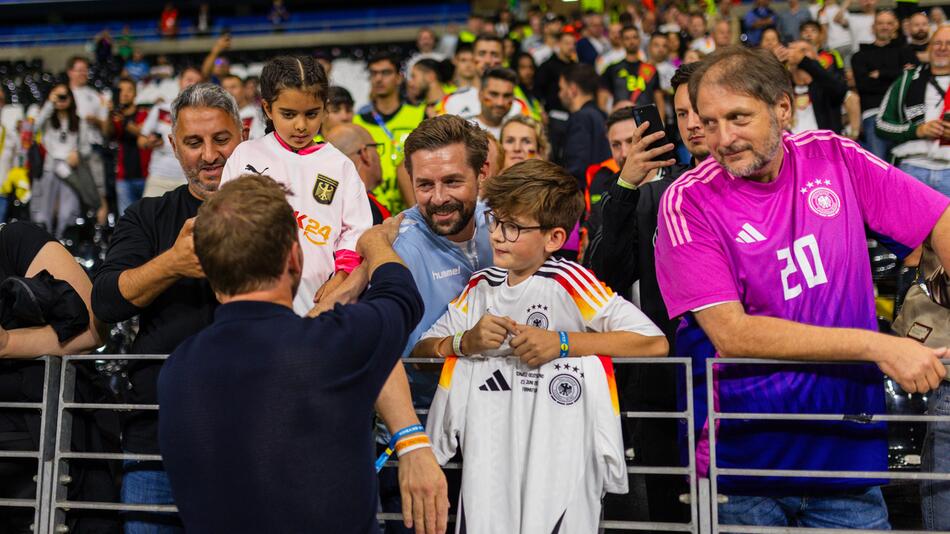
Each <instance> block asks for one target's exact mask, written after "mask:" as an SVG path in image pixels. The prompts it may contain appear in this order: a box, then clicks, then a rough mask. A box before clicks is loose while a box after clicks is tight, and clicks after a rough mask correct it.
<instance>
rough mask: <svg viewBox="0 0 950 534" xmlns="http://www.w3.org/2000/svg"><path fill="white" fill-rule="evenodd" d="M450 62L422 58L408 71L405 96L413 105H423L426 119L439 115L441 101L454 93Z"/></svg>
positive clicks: (452, 71)
mask: <svg viewBox="0 0 950 534" xmlns="http://www.w3.org/2000/svg"><path fill="white" fill-rule="evenodd" d="M454 70H455V69H454V67H453V66H452V62H450V61H447V60H443V61H437V60H435V59H432V58H423V59H421V60H419V61H418V62H416V64H415V65H413V67H412V68H411V69H410V70H409V80H408V81H407V82H406V94H407V95H408V96H409V98H410V99H411V100H412V101H413V103H415V104H417V105H418V104H425V108H426V117H434V116H436V115H437V114H438V113H439V107H440V106H441V105H442V99H444V98H445V96H446V95H447V94H451V92H454V89H455V88H454V86H452V83H451V82H452V75H453V74H454Z"/></svg>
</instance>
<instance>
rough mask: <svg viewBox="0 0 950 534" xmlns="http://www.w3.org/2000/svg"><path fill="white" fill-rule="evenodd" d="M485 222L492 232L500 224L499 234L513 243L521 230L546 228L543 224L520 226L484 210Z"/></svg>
mask: <svg viewBox="0 0 950 534" xmlns="http://www.w3.org/2000/svg"><path fill="white" fill-rule="evenodd" d="M485 224H487V225H488V231H489V232H494V231H495V230H496V229H497V228H498V227H499V226H500V227H501V236H502V237H503V238H505V241H509V242H511V243H514V242H515V241H517V240H518V238H519V237H521V232H525V231H531V230H546V229H547V227H545V226H521V225H520V224H517V223H513V222H511V221H504V220H502V219H499V218H497V217H495V214H494V212H491V211H486V212H485Z"/></svg>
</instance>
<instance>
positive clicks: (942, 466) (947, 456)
mask: <svg viewBox="0 0 950 534" xmlns="http://www.w3.org/2000/svg"><path fill="white" fill-rule="evenodd" d="M927 414H928V415H950V382H946V381H942V382H940V387H939V388H937V391H934V392H932V393H931V394H930V398H929V399H928V400H927ZM920 470H921V472H924V473H928V472H934V473H950V423H948V422H934V423H929V424H928V425H927V437H926V438H924V451H923V455H922V457H921V464H920ZM920 508H921V512H922V513H923V516H924V526H925V527H927V530H950V481H946V480H922V481H921V482H920Z"/></svg>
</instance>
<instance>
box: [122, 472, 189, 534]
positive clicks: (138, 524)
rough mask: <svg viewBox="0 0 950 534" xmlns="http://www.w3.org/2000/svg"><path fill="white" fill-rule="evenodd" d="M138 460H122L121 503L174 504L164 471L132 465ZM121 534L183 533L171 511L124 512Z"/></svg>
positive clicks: (169, 484) (178, 521)
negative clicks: (123, 529) (123, 467)
mask: <svg viewBox="0 0 950 534" xmlns="http://www.w3.org/2000/svg"><path fill="white" fill-rule="evenodd" d="M137 463H138V462H126V463H125V470H126V473H125V475H124V476H123V477H122V503H123V504H175V500H174V498H173V497H172V486H171V482H170V481H169V480H168V475H167V474H166V473H165V472H164V471H155V470H146V469H135V466H136V464H137ZM123 517H124V519H125V534H184V532H185V529H184V528H182V525H181V521H180V520H179V519H178V517H177V516H175V515H174V514H167V513H149V512H125V513H123Z"/></svg>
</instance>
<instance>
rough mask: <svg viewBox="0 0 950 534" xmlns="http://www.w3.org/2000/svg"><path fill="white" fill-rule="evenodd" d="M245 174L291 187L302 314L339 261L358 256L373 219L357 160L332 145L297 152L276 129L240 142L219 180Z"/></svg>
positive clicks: (297, 298) (299, 310) (297, 301)
mask: <svg viewBox="0 0 950 534" xmlns="http://www.w3.org/2000/svg"><path fill="white" fill-rule="evenodd" d="M242 174H263V175H265V176H270V177H271V178H273V179H274V180H276V181H277V182H279V183H281V184H283V185H284V186H285V187H287V188H288V189H289V190H290V191H291V193H292V194H290V195H288V196H287V201H288V202H289V203H290V205H291V206H292V207H293V208H294V216H295V217H296V218H297V227H298V228H299V232H300V235H299V238H300V248H301V250H302V251H303V257H304V261H303V277H302V278H301V280H300V287H299V288H298V289H297V295H296V296H295V297H294V311H295V312H296V313H297V314H298V315H303V314H305V313H307V312H308V311H310V309H311V308H313V296H314V295H315V294H316V292H317V290H318V289H320V286H322V285H323V284H324V282H326V281H327V280H329V278H330V276H332V275H333V273H334V272H336V270H337V269H336V266H337V262H338V261H340V260H341V258H342V259H343V260H344V261H345V260H346V259H352V258H353V257H355V256H356V252H355V251H356V241H357V240H358V239H359V237H360V235H362V234H363V232H364V231H366V229H367V228H369V227H370V226H372V224H373V215H372V213H371V212H370V208H369V202H367V201H366V188H365V187H364V186H363V181H362V180H360V177H359V174H357V172H356V166H354V165H353V162H352V161H350V159H349V158H347V157H346V156H345V155H343V153H342V152H340V151H339V150H337V149H336V148H335V147H334V146H333V145H331V144H329V143H324V144H320V145H315V146H313V147H311V148H308V149H304V150H301V151H300V152H294V151H293V150H291V149H290V148H289V147H287V146H286V145H285V144H284V142H283V141H282V140H281V139H279V138H278V137H277V136H276V135H275V134H274V133H273V132H272V133H269V134H267V135H266V136H264V137H262V138H260V139H256V140H254V141H245V142H243V143H241V144H240V145H238V146H237V148H235V149H234V152H233V153H232V154H231V157H230V158H228V162H227V164H225V166H224V173H223V174H222V176H221V183H222V184H223V183H225V182H228V181H230V180H233V179H235V178H237V177H239V176H241V175H242ZM261 230H262V231H266V229H263V228H262V229H261Z"/></svg>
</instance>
